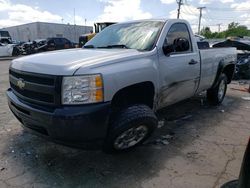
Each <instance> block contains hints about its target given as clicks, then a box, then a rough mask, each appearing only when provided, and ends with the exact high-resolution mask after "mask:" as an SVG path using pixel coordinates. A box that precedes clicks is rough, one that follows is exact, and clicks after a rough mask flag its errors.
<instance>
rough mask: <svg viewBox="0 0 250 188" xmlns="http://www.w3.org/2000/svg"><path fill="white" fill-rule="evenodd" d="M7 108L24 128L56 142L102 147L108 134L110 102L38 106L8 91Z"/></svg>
mask: <svg viewBox="0 0 250 188" xmlns="http://www.w3.org/2000/svg"><path fill="white" fill-rule="evenodd" d="M7 97H8V104H9V108H10V109H11V111H12V112H13V114H14V115H15V116H16V118H17V119H18V120H19V121H20V122H21V123H22V125H23V127H24V128H26V129H28V130H30V131H32V132H34V133H36V134H39V135H41V136H43V137H46V138H48V139H52V140H54V141H56V142H59V143H62V144H66V145H71V146H76V147H83V148H90V147H91V148H93V147H95V148H96V147H98V148H99V147H101V146H102V144H103V141H104V139H105V137H106V135H107V130H108V117H109V114H110V102H108V103H100V104H91V105H82V106H61V107H58V108H51V107H44V106H38V105H34V104H30V103H27V102H25V101H22V100H21V99H19V98H18V97H17V96H16V95H15V94H14V93H13V92H12V90H11V89H8V90H7Z"/></svg>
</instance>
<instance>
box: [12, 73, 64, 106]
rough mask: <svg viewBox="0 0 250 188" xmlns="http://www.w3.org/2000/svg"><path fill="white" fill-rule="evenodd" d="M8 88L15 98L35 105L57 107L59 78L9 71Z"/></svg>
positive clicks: (59, 99) (59, 89) (59, 87)
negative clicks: (9, 87)
mask: <svg viewBox="0 0 250 188" xmlns="http://www.w3.org/2000/svg"><path fill="white" fill-rule="evenodd" d="M9 79H10V86H11V89H12V90H13V92H14V93H15V95H17V97H19V98H21V99H23V100H25V101H28V102H32V103H36V104H42V105H59V104H60V101H61V98H60V97H61V96H60V91H61V80H62V78H61V77H60V76H52V75H45V74H37V73H29V72H24V71H18V70H15V69H10V70H9Z"/></svg>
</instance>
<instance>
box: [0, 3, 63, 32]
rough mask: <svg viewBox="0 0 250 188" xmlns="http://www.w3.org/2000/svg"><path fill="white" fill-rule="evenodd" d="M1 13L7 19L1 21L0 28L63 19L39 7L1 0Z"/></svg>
mask: <svg viewBox="0 0 250 188" xmlns="http://www.w3.org/2000/svg"><path fill="white" fill-rule="evenodd" d="M0 13H3V14H6V15H7V18H6V19H0V28H1V27H8V26H13V25H19V24H24V23H29V22H35V21H44V22H60V21H61V19H62V17H61V16H59V15H56V14H52V13H50V12H48V11H43V10H40V9H39V7H34V8H33V7H31V6H27V5H24V4H12V3H11V2H10V1H9V0H0Z"/></svg>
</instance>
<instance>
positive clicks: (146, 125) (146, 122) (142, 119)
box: [104, 105, 158, 153]
mask: <svg viewBox="0 0 250 188" xmlns="http://www.w3.org/2000/svg"><path fill="white" fill-rule="evenodd" d="M157 123H158V120H157V117H156V116H155V114H154V112H153V111H152V110H151V109H150V108H149V107H148V106H146V105H133V106H130V107H127V108H126V109H124V110H122V111H121V112H120V113H118V114H117V115H116V117H115V119H114V121H113V122H112V124H111V125H110V126H111V127H110V130H109V133H108V136H107V138H106V141H105V145H104V151H105V152H108V153H110V152H121V151H127V150H129V149H132V148H134V147H136V146H137V145H139V144H141V143H142V142H143V141H145V140H146V139H147V138H148V137H149V136H150V135H151V133H152V132H153V131H154V129H155V128H156V127H157Z"/></svg>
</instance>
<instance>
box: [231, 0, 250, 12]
mask: <svg viewBox="0 0 250 188" xmlns="http://www.w3.org/2000/svg"><path fill="white" fill-rule="evenodd" d="M231 8H233V9H235V10H249V11H250V0H247V1H245V2H241V3H233V4H232V5H231Z"/></svg>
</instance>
